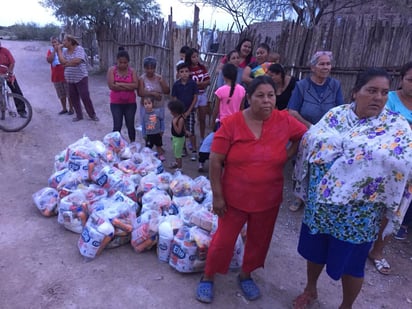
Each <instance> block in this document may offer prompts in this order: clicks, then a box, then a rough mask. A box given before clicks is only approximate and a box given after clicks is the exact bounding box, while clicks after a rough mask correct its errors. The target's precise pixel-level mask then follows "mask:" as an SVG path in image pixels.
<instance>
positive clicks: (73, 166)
mask: <svg viewBox="0 0 412 309" xmlns="http://www.w3.org/2000/svg"><path fill="white" fill-rule="evenodd" d="M79 169H80V165H79V164H77V163H75V162H69V170H71V171H73V172H76V171H78V170H79Z"/></svg>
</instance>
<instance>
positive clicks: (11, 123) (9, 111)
mask: <svg viewBox="0 0 412 309" xmlns="http://www.w3.org/2000/svg"><path fill="white" fill-rule="evenodd" d="M7 99H8V102H4V104H3V106H1V117H0V129H1V130H3V131H6V132H17V131H20V130H21V129H23V128H25V127H26V126H27V125H28V124H29V122H30V121H31V118H32V116H33V110H32V108H31V105H30V103H29V101H28V100H27V99H26V98H25V97H23V96H21V95H20V94H17V93H8V94H7ZM16 100H20V102H22V103H23V104H24V108H25V111H26V117H22V116H20V115H19V114H18V113H17V112H16V108H15V101H16ZM9 106H10V107H11V108H9Z"/></svg>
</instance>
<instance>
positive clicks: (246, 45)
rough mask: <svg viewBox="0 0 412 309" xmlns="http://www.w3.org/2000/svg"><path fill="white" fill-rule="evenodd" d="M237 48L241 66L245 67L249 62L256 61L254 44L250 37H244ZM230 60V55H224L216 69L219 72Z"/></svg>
mask: <svg viewBox="0 0 412 309" xmlns="http://www.w3.org/2000/svg"><path fill="white" fill-rule="evenodd" d="M235 50H237V51H238V53H239V57H240V62H239V68H242V69H244V68H246V67H247V65H248V64H249V63H252V62H255V61H256V59H255V57H253V45H252V41H251V40H250V39H248V38H244V39H243V40H241V41H240V42H239V44H237V46H236V48H235ZM228 62H229V59H228V57H227V56H224V57H223V58H222V60H221V61H220V63H219V65H218V68H217V70H216V71H217V72H219V71H220V70H221V69H222V68H223V65H225V64H226V63H228Z"/></svg>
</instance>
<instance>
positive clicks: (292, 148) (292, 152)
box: [286, 141, 299, 159]
mask: <svg viewBox="0 0 412 309" xmlns="http://www.w3.org/2000/svg"><path fill="white" fill-rule="evenodd" d="M298 148H299V141H295V142H291V144H290V146H289V147H288V149H287V150H286V153H287V155H288V159H290V158H292V157H293V156H294V155H295V154H296V153H297V152H298Z"/></svg>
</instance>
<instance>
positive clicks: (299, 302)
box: [293, 291, 318, 309]
mask: <svg viewBox="0 0 412 309" xmlns="http://www.w3.org/2000/svg"><path fill="white" fill-rule="evenodd" d="M317 299H318V296H317V295H316V294H313V293H311V292H308V291H304V292H303V293H302V294H300V295H299V296H298V297H296V298H295V300H294V301H293V309H308V308H310V306H312V305H313V303H314V302H315V301H316V300H317Z"/></svg>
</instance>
